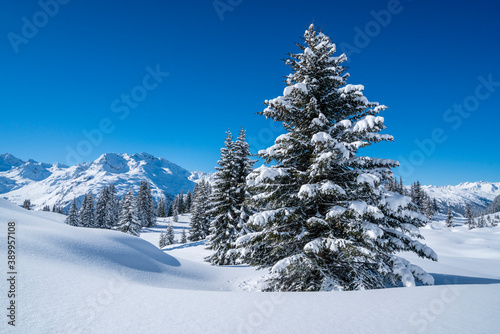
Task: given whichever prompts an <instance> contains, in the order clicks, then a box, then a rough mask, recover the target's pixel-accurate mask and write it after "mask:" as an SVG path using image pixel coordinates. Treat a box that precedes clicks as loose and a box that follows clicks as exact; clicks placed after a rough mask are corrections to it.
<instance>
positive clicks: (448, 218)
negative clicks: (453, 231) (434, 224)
mask: <svg viewBox="0 0 500 334" xmlns="http://www.w3.org/2000/svg"><path fill="white" fill-rule="evenodd" d="M446 226H447V227H453V213H452V212H451V209H448V215H447V216H446Z"/></svg>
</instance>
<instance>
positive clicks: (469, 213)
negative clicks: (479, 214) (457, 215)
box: [465, 204, 476, 230]
mask: <svg viewBox="0 0 500 334" xmlns="http://www.w3.org/2000/svg"><path fill="white" fill-rule="evenodd" d="M465 218H467V226H469V230H472V229H473V228H474V227H476V223H475V221H474V217H473V215H472V210H471V208H470V204H467V206H466V208H465Z"/></svg>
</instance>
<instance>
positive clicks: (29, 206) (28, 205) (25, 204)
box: [23, 199, 31, 210]
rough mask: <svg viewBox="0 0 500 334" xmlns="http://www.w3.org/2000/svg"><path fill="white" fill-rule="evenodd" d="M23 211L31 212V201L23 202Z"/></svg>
mask: <svg viewBox="0 0 500 334" xmlns="http://www.w3.org/2000/svg"><path fill="white" fill-rule="evenodd" d="M23 209H26V210H31V200H29V199H25V200H24V202H23Z"/></svg>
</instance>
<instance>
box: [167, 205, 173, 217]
mask: <svg viewBox="0 0 500 334" xmlns="http://www.w3.org/2000/svg"><path fill="white" fill-rule="evenodd" d="M173 215H174V202H172V201H170V203H169V204H168V210H167V217H172V216H173Z"/></svg>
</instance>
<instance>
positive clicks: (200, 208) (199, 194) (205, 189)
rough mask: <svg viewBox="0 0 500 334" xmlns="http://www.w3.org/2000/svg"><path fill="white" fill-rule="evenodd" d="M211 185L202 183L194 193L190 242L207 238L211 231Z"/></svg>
mask: <svg viewBox="0 0 500 334" xmlns="http://www.w3.org/2000/svg"><path fill="white" fill-rule="evenodd" d="M209 211H210V185H209V184H208V183H207V182H205V181H203V180H202V181H200V182H199V183H198V184H197V185H196V187H195V188H194V192H193V200H192V205H191V222H190V229H189V237H188V239H189V240H190V241H199V240H203V239H205V238H206V237H207V235H208V233H209V229H210V219H211V218H210V215H209Z"/></svg>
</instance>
